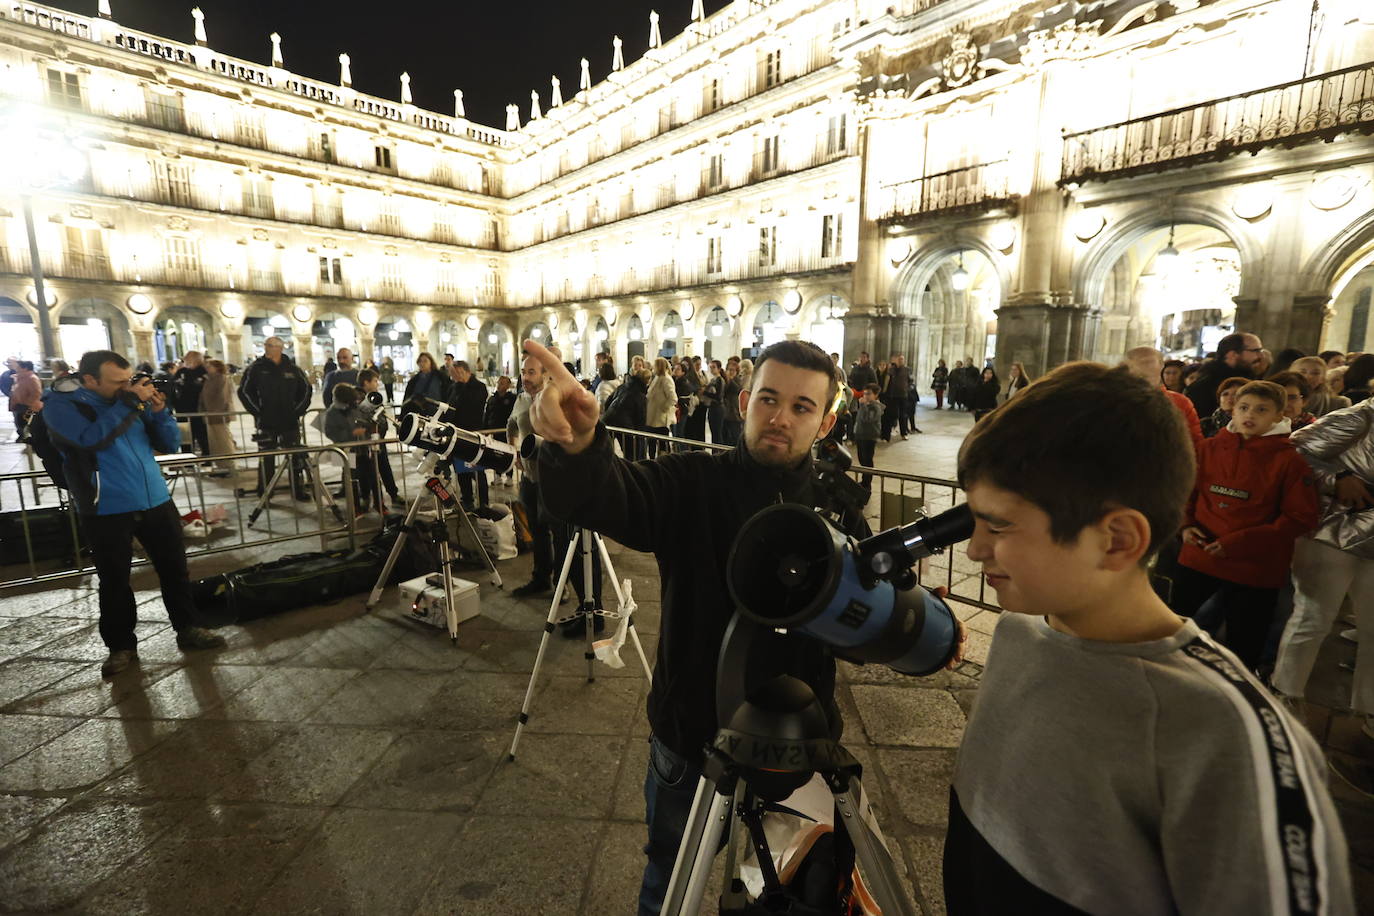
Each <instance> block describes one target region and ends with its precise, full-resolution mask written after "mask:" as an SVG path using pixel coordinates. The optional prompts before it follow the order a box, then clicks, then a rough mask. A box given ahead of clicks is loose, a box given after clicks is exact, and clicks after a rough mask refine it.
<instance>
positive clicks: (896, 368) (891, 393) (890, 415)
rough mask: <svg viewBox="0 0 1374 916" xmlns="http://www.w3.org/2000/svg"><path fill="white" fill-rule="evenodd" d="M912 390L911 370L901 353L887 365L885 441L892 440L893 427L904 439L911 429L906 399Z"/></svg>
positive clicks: (884, 413)
mask: <svg viewBox="0 0 1374 916" xmlns="http://www.w3.org/2000/svg"><path fill="white" fill-rule="evenodd" d="M910 388H911V370H910V369H908V368H907V365H906V357H905V356H903V355H902V354H901V353H894V354H892V362H890V363H888V365H887V381H886V385H885V386H884V387H883V396H882V401H883V404H884V405H885V409H884V410H883V441H884V442H887V441H888V440H889V439H891V438H892V427H894V426H896V427H897V429H898V430H899V431H900V432H901V434H902V438H903V439H905V438H906V434H907V431H908V429H909V427H908V425H907V423H908V421H907V411H906V399H907V394H908V392H909V390H910Z"/></svg>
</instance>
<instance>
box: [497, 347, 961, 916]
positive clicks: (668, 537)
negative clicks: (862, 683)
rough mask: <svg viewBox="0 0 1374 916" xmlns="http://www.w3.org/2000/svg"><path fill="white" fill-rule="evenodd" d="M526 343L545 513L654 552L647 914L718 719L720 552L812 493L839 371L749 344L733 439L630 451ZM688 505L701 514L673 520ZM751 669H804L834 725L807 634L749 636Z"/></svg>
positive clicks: (723, 555)
mask: <svg viewBox="0 0 1374 916" xmlns="http://www.w3.org/2000/svg"><path fill="white" fill-rule="evenodd" d="M524 346H525V350H526V352H527V353H529V354H530V355H531V356H533V357H535V358H537V359H538V360H539V362H540V363H542V364H543V367H544V369H545V371H546V372H547V373H548V383H547V384H545V385H544V386H543V389H542V391H541V392H540V394H539V396H538V397H537V398H536V399H535V402H534V405H533V408H532V420H533V425H534V429H535V431H536V432H537V433H538V434H539V435H541V436H543V437H544V439H545V442H544V444H543V446H541V448H540V454H539V459H538V470H539V479H540V485H541V487H542V489H543V498H544V502H545V503H546V505H547V506H548V507H549V509H550V511H552V512H553V513H554V514H555V515H557V516H559V517H561V518H565V519H568V520H569V521H570V522H572V523H573V524H577V525H584V526H586V527H589V528H592V529H594V530H596V531H599V532H601V533H602V534H604V535H606V536H607V537H611V538H614V539H615V540H617V541H619V542H620V543H621V544H624V545H625V546H626V547H629V548H631V549H632V550H641V551H648V552H652V553H653V554H654V555H655V557H656V559H657V561H658V568H659V574H660V578H661V582H662V622H661V636H660V639H659V642H658V651H657V657H656V662H655V672H654V678H653V686H652V688H651V690H650V693H649V702H648V717H649V724H650V727H651V728H652V731H653V737H652V738H651V739H650V740H651V744H650V755H649V771H648V775H647V778H646V781H645V789H644V791H645V802H646V820H647V823H648V828H649V842H648V846H647V847H646V852H647V855H648V859H649V861H648V863H647V865H646V867H645V870H644V882H643V886H642V888H641V891H640V898H639V912H640V914H654V913H657V912H658V911H659V908H660V906H661V905H662V901H663V896H664V893H665V892H666V890H667V886H668V880H669V878H670V876H671V874H672V870H673V862H674V859H675V857H676V854H677V849H678V845H679V843H680V842H681V839H682V833H683V829H684V826H685V824H686V820H687V816H688V814H689V812H690V808H691V804H692V798H693V794H694V792H695V790H696V785H697V781H698V778H699V777H700V775H701V765H702V762H703V756H702V751H703V748H704V747H705V746H706V745H707V744H708V743H709V742H710V741H711V740H712V738H713V737H714V736H715V734H716V731H717V727H718V723H717V721H716V709H715V685H716V663H717V657H718V655H719V652H720V647H721V642H722V639H723V637H724V634H725V628H726V625H727V624H728V623H729V621H730V618H731V616H732V613H733V609H734V601H733V600H732V599H731V597H730V594H729V591H728V590H727V587H726V578H725V568H726V560H727V558H728V557H729V555H730V552H731V548H732V545H733V542H734V538H735V534H736V532H738V530H739V529H740V527H741V526H742V525H743V524H744V522H745V521H746V520H748V519H749V518H750V517H751V516H752V515H754V514H755V513H756V512H758V511H759V510H761V509H763V508H766V507H767V506H770V505H772V504H774V503H778V502H794V503H800V504H802V505H805V506H815V505H817V501H816V495H817V494H815V493H814V492H813V482H814V472H813V467H812V460H811V447H812V445H813V444H814V443H815V442H816V441H817V440H818V439H821V438H823V437H824V436H825V435H826V434H827V433H829V432H830V429H831V427H832V426H833V425H834V422H835V418H834V416H833V415H831V414H830V413H829V412H828V406H829V405H830V404H831V403H832V402H833V400H834V397H835V391H836V386H837V384H838V379H837V378H836V375H835V372H834V366H833V365H832V363H831V360H830V357H829V356H827V355H826V354H825V352H824V351H822V350H821V349H820V348H819V347H816V346H815V345H813V344H809V343H802V342H799V341H785V342H782V343H777V344H774V345H772V346H770V347H768V348H767V349H765V350H764V351H763V353H762V354H761V355H760V356H759V358H758V360H757V361H756V363H755V368H754V371H753V373H752V375H751V378H750V382H749V388H748V389H746V390H744V391H742V392H741V393H740V396H739V405H740V411H741V413H742V414H743V415H744V435H743V438H742V439H741V441H740V443H739V446H738V447H737V448H735V449H734V450H732V451H729V452H725V453H720V454H717V453H713V452H708V451H690V452H678V453H673V454H665V455H661V456H659V457H658V458H657V459H656V460H654V461H642V462H629V461H626V460H624V459H622V458H617V457H615V455H614V454H613V452H612V448H611V441H610V436H609V434H608V433H607V431H606V428H605V426H603V425H602V424H601V423H599V422H598V410H597V405H596V399H595V398H594V397H593V396H592V395H591V393H590V392H587V391H586V390H585V389H584V388H582V386H581V385H579V384H578V383H577V380H576V379H574V378H573V377H572V376H571V375H570V374H569V373H568V372H567V371H566V370H565V369H564V368H563V365H562V363H561V362H559V361H558V359H557V358H556V357H554V356H553V355H551V354H550V353H549V352H548V351H547V350H546V349H544V348H543V347H541V346H540V345H539V344H537V343H535V342H533V341H526V342H525V344H524ZM698 515H701V516H704V517H706V518H709V519H711V520H712V524H710V525H708V526H705V527H704V528H701V529H698V528H696V527H693V526H684V525H683V524H682V520H683V519H685V518H688V517H695V516H698ZM957 662H958V658H957V657H956V659H955V661H954V662H951V664H957ZM749 671H750V673H751V680H754V681H755V682H756V683H761V682H762V681H764V680H767V679H770V678H772V677H774V676H776V675H779V674H791V675H793V676H795V677H798V678H800V679H801V680H803V681H805V682H806V683H807V684H808V685H810V687H811V689H812V690H813V691H814V692H815V694H816V696H817V698H818V699H819V700H820V702H821V703H822V704H824V705H825V706H826V707H827V708H828V709H829V711H830V721H831V725H832V731H833V732H834V733H835V734H836V735H838V733H839V731H840V730H841V728H842V722H841V721H840V716H839V711H838V709H837V707H836V706H835V703H834V699H833V696H834V685H835V663H834V660H833V658H832V657H831V656H830V654H829V653H828V652H827V651H826V650H825V649H824V648H823V647H821V646H820V645H819V644H818V643H814V642H811V641H808V640H805V639H802V638H798V637H784V636H779V635H776V634H772V635H770V636H769V637H768V638H765V639H760V640H757V641H756V642H755V645H754V652H753V655H752V656H751V658H750V662H749Z"/></svg>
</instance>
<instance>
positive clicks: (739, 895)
mask: <svg viewBox="0 0 1374 916" xmlns="http://www.w3.org/2000/svg"><path fill="white" fill-rule="evenodd" d="M744 793H745V784H744V783H743V782H740V783H738V784H737V785H736V786H735V798H734V803H733V805H732V806H731V807H732V810H735V811H738V810H739V806H740V803H741V802H743V801H744ZM736 823H737V822H736V820H735V819H734V818H733V817H732V818H730V821H729V823H727V824H726V825H725V888H724V890H722V891H721V895H720V908H721V911H722V912H731V911H732V910H738V909H742V908H743V907H744V904H745V902H746V900H747V898H748V894H746V893H745V890H744V880H743V879H742V878H740V877H739V875H738V874H736V869H737V866H738V863H737V859H738V855H739V849H738V848H737V845H736V843H735V824H736Z"/></svg>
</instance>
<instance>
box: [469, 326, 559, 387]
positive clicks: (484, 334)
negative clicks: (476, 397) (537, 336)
mask: <svg viewBox="0 0 1374 916" xmlns="http://www.w3.org/2000/svg"><path fill="white" fill-rule="evenodd" d="M545 339H546V340H547V339H548V338H547V337H546V338H545ZM477 362H478V365H479V367H480V370H481V372H480V374H482V375H484V376H486V377H487V378H488V380H492V379H494V378H495V376H499V375H509V376H510V377H511V378H512V379H515V377H516V375H518V374H519V372H520V369H519V367H518V366H517V365H516V364H515V362H516V361H515V341H514V340H512V339H511V336H510V328H508V327H506V326H505V325H504V324H501V323H500V322H499V321H488V322H486V323H484V324H483V325H482V327H481V329H480V330H479V331H478V332H477ZM493 369H494V370H495V372H493V371H492V370H493Z"/></svg>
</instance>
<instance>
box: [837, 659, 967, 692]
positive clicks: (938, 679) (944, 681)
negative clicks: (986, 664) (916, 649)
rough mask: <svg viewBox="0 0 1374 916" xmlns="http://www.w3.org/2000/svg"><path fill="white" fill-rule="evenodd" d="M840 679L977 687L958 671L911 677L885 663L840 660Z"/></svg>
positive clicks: (904, 684) (914, 685)
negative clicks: (866, 663) (868, 663)
mask: <svg viewBox="0 0 1374 916" xmlns="http://www.w3.org/2000/svg"><path fill="white" fill-rule="evenodd" d="M837 668H838V671H839V676H840V679H841V680H843V681H846V682H848V683H850V684H895V685H897V686H900V687H935V688H946V687H977V686H978V682H977V681H975V680H974V679H973V678H971V677H969V676H968V675H966V674H960V673H959V672H958V671H947V670H944V669H941V670H940V671H936V672H935V673H934V674H927V675H925V676H924V677H912V676H911V675H909V674H902V673H901V672H899V671H894V670H892V669H891V668H889V667H888V666H887V665H876V664H870V665H855V664H851V663H850V662H845V661H841V662H838V663H837Z"/></svg>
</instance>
